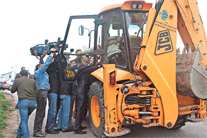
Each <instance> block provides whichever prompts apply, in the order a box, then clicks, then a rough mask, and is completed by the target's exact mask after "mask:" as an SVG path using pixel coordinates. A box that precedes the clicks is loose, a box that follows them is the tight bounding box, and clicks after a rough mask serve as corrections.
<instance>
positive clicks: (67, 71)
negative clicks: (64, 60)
mask: <svg viewBox="0 0 207 138" xmlns="http://www.w3.org/2000/svg"><path fill="white" fill-rule="evenodd" d="M65 72H66V76H67V78H72V77H74V76H75V73H74V72H73V71H71V70H66V71H65Z"/></svg>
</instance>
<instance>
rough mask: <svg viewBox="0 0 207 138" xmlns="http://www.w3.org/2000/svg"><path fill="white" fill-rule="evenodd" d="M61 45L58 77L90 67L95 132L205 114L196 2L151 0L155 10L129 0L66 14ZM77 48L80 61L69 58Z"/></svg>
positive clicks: (206, 49) (206, 52) (171, 125)
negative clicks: (93, 10) (95, 12)
mask: <svg viewBox="0 0 207 138" xmlns="http://www.w3.org/2000/svg"><path fill="white" fill-rule="evenodd" d="M80 4H81V3H80ZM177 30H178V32H179V34H180V36H181V39H182V41H183V44H184V48H183V51H182V52H180V51H181V45H177V42H176V39H177V35H178V33H177ZM66 44H68V48H63V49H62V54H63V55H64V56H65V57H66V60H67V67H66V68H65V69H64V79H65V81H69V82H76V80H77V78H78V77H79V76H80V75H81V74H82V73H86V72H87V73H90V79H89V82H90V88H89V89H88V97H89V98H88V99H89V100H88V105H89V113H90V125H91V131H92V132H93V133H94V134H95V135H96V136H97V137H102V136H104V135H105V136H109V137H114V136H120V135H124V134H126V133H129V132H130V131H129V129H126V128H123V126H125V127H127V126H128V125H132V124H141V125H142V126H143V127H153V126H163V127H166V128H168V129H178V128H180V127H182V126H183V125H185V122H187V121H201V119H203V118H205V117H206V102H205V100H206V99H207V84H206V81H207V73H206V69H207V40H206V33H205V30H204V27H203V22H202V19H201V16H200V14H199V10H198V6H197V1H196V0H158V2H157V3H155V6H154V8H152V3H146V2H145V1H143V0H131V1H126V2H124V3H123V4H118V5H113V6H109V7H106V8H104V9H103V10H102V11H101V12H100V13H99V14H98V15H80V16H71V17H70V18H69V22H68V26H67V29H66V34H65V37H64V42H63V45H66ZM78 49H81V50H82V54H81V62H82V64H84V66H78V65H77V64H76V62H75V60H76V58H77V57H76V56H77V55H76V54H75V53H73V51H74V50H78Z"/></svg>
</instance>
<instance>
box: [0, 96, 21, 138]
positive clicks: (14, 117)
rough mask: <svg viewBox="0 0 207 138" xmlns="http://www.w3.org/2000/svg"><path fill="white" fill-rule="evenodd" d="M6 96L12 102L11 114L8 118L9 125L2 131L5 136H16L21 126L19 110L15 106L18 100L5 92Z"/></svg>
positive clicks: (12, 137)
mask: <svg viewBox="0 0 207 138" xmlns="http://www.w3.org/2000/svg"><path fill="white" fill-rule="evenodd" d="M4 94H5V97H6V99H7V100H8V101H10V103H12V106H11V107H10V108H9V111H10V113H9V115H8V119H7V122H6V123H7V125H8V126H7V127H6V128H5V129H4V130H3V131H2V134H3V136H4V137H5V138H15V137H16V130H17V128H18V126H19V112H18V110H15V106H16V103H17V101H16V100H15V98H14V97H13V95H11V94H8V93H4Z"/></svg>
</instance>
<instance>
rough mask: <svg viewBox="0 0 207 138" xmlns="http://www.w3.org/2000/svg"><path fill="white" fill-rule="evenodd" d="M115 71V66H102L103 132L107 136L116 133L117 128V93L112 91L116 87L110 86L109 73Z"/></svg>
mask: <svg viewBox="0 0 207 138" xmlns="http://www.w3.org/2000/svg"><path fill="white" fill-rule="evenodd" d="M115 70H116V69H115V64H106V65H103V81H104V107H105V109H104V111H105V131H106V132H107V133H109V134H111V133H117V132H118V126H119V124H118V119H117V110H116V96H117V95H118V92H117V91H115V90H114V87H116V86H113V85H110V73H111V72H113V71H115Z"/></svg>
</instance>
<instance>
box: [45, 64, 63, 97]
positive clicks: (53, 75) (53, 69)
mask: <svg viewBox="0 0 207 138" xmlns="http://www.w3.org/2000/svg"><path fill="white" fill-rule="evenodd" d="M46 71H47V73H48V75H49V83H50V90H49V92H48V93H57V94H59V89H60V81H59V76H58V64H57V63H56V62H52V63H51V64H50V65H49V67H48V69H47V70H46Z"/></svg>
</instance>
